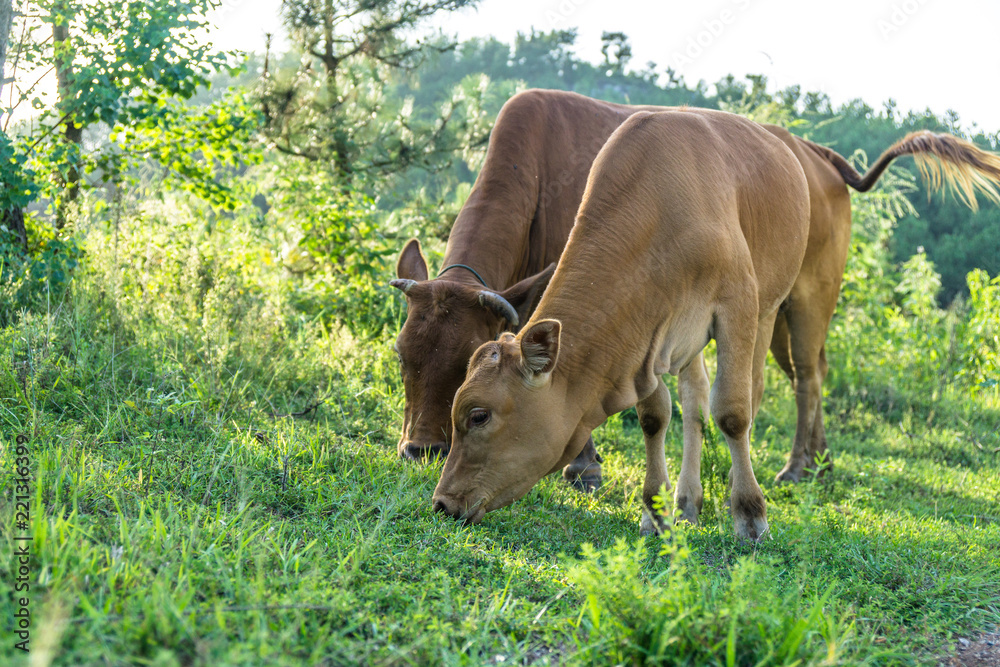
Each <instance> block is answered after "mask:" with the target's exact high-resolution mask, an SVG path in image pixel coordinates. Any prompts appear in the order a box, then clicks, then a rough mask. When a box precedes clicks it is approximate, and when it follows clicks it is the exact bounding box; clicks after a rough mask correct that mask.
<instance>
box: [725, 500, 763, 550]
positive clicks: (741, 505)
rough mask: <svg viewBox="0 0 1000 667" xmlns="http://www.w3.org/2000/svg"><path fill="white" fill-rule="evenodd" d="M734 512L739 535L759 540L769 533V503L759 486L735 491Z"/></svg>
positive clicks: (734, 520) (734, 524) (734, 526)
mask: <svg viewBox="0 0 1000 667" xmlns="http://www.w3.org/2000/svg"><path fill="white" fill-rule="evenodd" d="M732 512H733V528H734V529H735V531H736V535H737V537H740V538H742V539H744V540H751V541H753V542H759V541H760V540H762V539H764V537H765V536H766V535H767V534H768V526H767V503H766V502H765V501H764V494H762V493H761V492H760V489H759V488H757V489H754V490H750V489H747V490H746V491H744V492H742V493H734V494H733V496H732Z"/></svg>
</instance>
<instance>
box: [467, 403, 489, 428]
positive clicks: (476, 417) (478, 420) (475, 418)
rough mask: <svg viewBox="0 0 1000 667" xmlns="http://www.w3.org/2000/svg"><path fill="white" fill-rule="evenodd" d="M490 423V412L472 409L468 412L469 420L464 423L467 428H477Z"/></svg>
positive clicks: (483, 409) (482, 409)
mask: <svg viewBox="0 0 1000 667" xmlns="http://www.w3.org/2000/svg"><path fill="white" fill-rule="evenodd" d="M489 421H490V411H489V410H486V409H485V408H473V409H472V411H471V412H469V419H468V421H467V422H466V426H468V428H477V427H479V426H485V425H486V424H488V423H489Z"/></svg>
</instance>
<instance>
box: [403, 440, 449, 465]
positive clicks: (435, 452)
mask: <svg viewBox="0 0 1000 667" xmlns="http://www.w3.org/2000/svg"><path fill="white" fill-rule="evenodd" d="M447 455H448V443H447V442H435V443H431V444H429V445H425V444H417V443H415V442H411V443H408V444H407V445H406V446H405V447H403V458H405V459H409V460H411V461H422V460H424V459H437V458H442V457H445V456H447Z"/></svg>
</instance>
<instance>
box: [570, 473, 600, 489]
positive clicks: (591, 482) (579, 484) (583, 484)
mask: <svg viewBox="0 0 1000 667" xmlns="http://www.w3.org/2000/svg"><path fill="white" fill-rule="evenodd" d="M565 479H566V483H567V484H569V485H570V486H572V487H573V488H574V489H576V490H577V491H579V492H580V493H591V492H593V491H596V490H597V489H599V488H601V483H602V482H603V479H602V478H601V476H600V475H597V476H596V477H593V476H587V477H574V478H572V479H569V478H565Z"/></svg>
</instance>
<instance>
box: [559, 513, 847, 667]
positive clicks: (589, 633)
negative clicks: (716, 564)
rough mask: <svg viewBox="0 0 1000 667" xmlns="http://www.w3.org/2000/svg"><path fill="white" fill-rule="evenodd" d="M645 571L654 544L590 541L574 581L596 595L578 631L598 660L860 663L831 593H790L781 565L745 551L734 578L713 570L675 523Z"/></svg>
mask: <svg viewBox="0 0 1000 667" xmlns="http://www.w3.org/2000/svg"><path fill="white" fill-rule="evenodd" d="M672 537H673V540H672V542H667V543H665V544H664V546H663V549H662V551H661V552H660V557H662V558H666V559H667V560H668V564H667V566H666V567H665V568H664V569H663V570H662V571H660V572H659V573H657V574H649V573H647V572H644V568H643V561H644V560H645V559H646V553H647V552H646V547H645V546H644V543H643V542H641V541H640V542H637V543H636V544H634V545H629V544H628V543H627V542H626V541H625V540H621V539H619V540H618V541H617V542H616V543H615V545H614V547H612V548H610V549H605V550H597V549H595V548H594V547H592V546H591V545H589V544H584V545H583V547H582V560H580V561H579V562H576V563H572V564H570V565H569V566H568V572H567V576H568V578H569V580H570V581H571V582H572V583H573V584H574V585H575V586H576V587H577V588H578V589H579V590H580V592H581V593H582V595H583V596H584V597H585V598H586V603H585V605H584V609H583V612H582V617H581V622H580V626H579V628H578V633H577V640H578V641H579V642H580V644H581V646H580V649H581V651H582V653H581V657H583V658H584V659H585V660H589V661H590V662H592V663H594V664H632V665H726V666H727V667H734V666H735V665H757V666H759V667H764V666H766V665H802V664H805V665H813V664H816V665H818V664H824V665H837V664H856V663H855V662H853V658H855V657H856V655H855V650H854V648H853V647H852V644H851V637H852V635H853V624H852V623H851V622H850V621H849V620H847V618H846V617H845V616H844V615H843V614H842V612H840V611H839V610H837V609H833V608H831V607H832V606H831V605H830V604H828V597H829V592H828V593H827V594H826V595H824V596H822V597H820V598H818V599H813V600H804V599H802V598H801V596H800V595H799V594H798V592H797V591H796V590H795V588H794V587H792V590H791V591H790V592H783V591H782V589H781V586H780V583H779V582H780V578H779V576H778V574H779V571H778V569H777V568H775V567H772V566H770V565H768V564H766V563H762V562H758V561H755V560H754V559H752V558H742V559H740V560H739V561H737V563H736V565H735V566H734V567H733V568H732V570H731V572H730V578H729V580H728V581H727V582H725V583H719V582H718V580H717V579H714V578H713V577H710V576H708V573H707V572H706V571H705V566H704V565H703V564H702V563H701V562H700V561H699V560H698V559H697V558H696V557H695V556H693V555H692V552H691V551H690V550H689V549H688V548H687V546H686V543H685V540H684V534H683V531H680V530H678V531H675V532H674V535H673V536H672Z"/></svg>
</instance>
